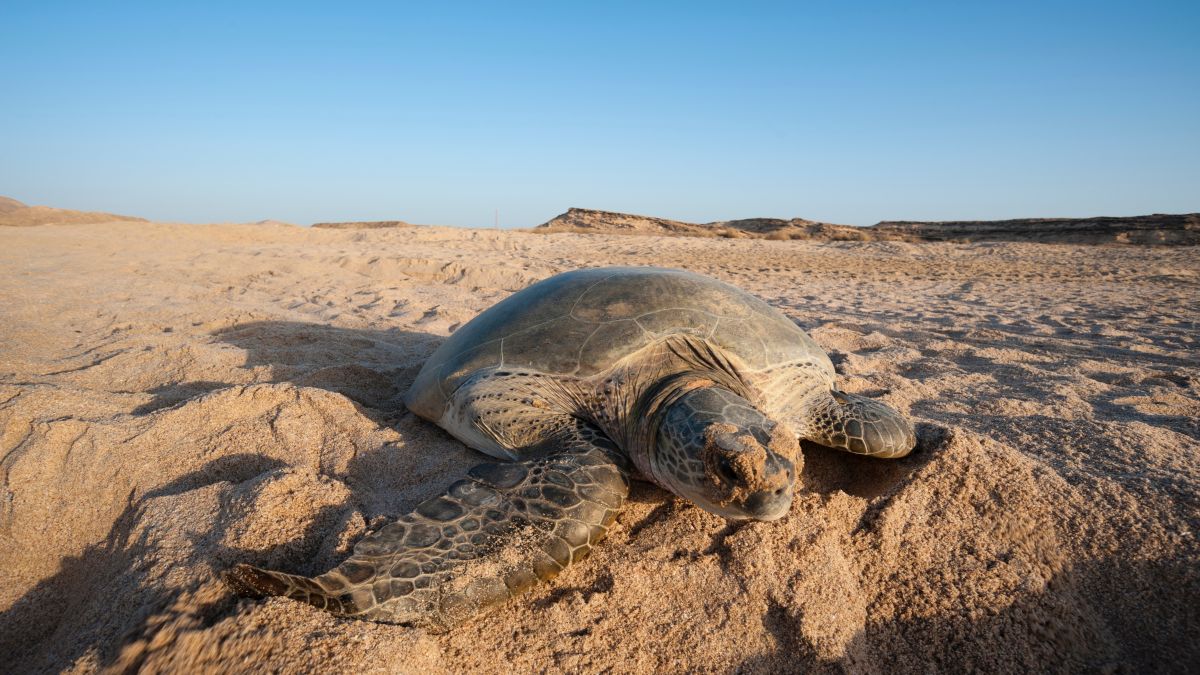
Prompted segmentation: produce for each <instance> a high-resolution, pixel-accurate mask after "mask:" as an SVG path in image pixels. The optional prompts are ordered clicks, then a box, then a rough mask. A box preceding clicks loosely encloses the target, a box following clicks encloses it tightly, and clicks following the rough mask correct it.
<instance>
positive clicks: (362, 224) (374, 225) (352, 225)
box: [312, 220, 415, 230]
mask: <svg viewBox="0 0 1200 675" xmlns="http://www.w3.org/2000/svg"><path fill="white" fill-rule="evenodd" d="M312 226H313V227H319V228H322V229H326V228H327V229H331V230H377V229H381V228H385V227H415V226H414V225H412V224H411V223H406V222H404V221H403V220H366V221H355V222H346V223H313V225H312Z"/></svg>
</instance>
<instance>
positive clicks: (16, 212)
mask: <svg viewBox="0 0 1200 675" xmlns="http://www.w3.org/2000/svg"><path fill="white" fill-rule="evenodd" d="M115 221H134V222H142V223H144V222H146V219H145V218H136V217H134V216H119V215H116V214H114V213H100V212H98V211H72V210H71V209H56V208H53V207H50V206H27V205H25V204H22V203H21V202H19V201H17V200H15V199H12V198H9V197H0V227H33V226H35V225H80V224H86V223H111V222H115Z"/></svg>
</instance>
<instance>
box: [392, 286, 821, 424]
mask: <svg viewBox="0 0 1200 675" xmlns="http://www.w3.org/2000/svg"><path fill="white" fill-rule="evenodd" d="M678 334H686V335H692V336H695V337H698V338H702V339H706V340H709V341H711V342H712V343H714V344H715V345H716V346H718V347H720V348H722V349H724V350H726V351H728V352H729V353H731V354H734V355H736V356H737V357H739V358H740V359H741V360H742V362H743V363H744V364H745V365H746V367H747V368H749V369H750V370H751V371H755V370H764V369H767V368H769V367H771V366H776V365H780V364H783V363H787V362H790V361H800V360H804V361H811V362H816V363H819V364H821V365H822V367H823V369H825V370H827V371H828V373H829V375H832V374H833V366H832V364H831V363H829V359H828V357H827V356H826V355H825V353H824V352H823V351H822V350H821V348H820V347H818V346H817V345H816V343H815V342H813V340H812V339H811V338H810V337H809V336H808V335H807V334H805V333H804V331H802V330H800V329H799V328H798V327H796V325H795V324H794V323H792V321H791V320H789V319H788V318H787V317H785V316H783V314H781V313H780V312H779V311H778V310H776V309H774V308H773V307H771V306H770V305H768V304H766V303H765V302H763V301H762V300H760V299H758V298H756V297H754V296H752V295H750V294H748V293H746V292H744V291H742V290H740V289H738V288H735V287H733V286H730V285H728V284H725V283H722V282H720V281H717V280H715V279H711V278H708V277H704V276H700V275H697V274H693V273H691V272H685V271H679V270H666V269H656V268H620V267H617V268H596V269H585V270H577V271H574V272H567V273H564V274H560V275H557V276H555V277H552V278H550V279H547V280H545V281H542V282H539V283H537V284H534V285H533V286H530V287H529V288H526V289H525V290H522V291H520V292H518V293H516V294H514V295H512V296H510V297H509V298H507V299H505V300H504V301H502V302H500V303H498V304H496V305H495V306H493V307H492V308H490V309H488V310H487V311H485V312H483V313H482V314H480V315H479V316H478V317H476V318H475V319H474V320H472V321H471V322H470V323H468V324H467V325H466V326H464V327H463V328H461V329H459V331H458V332H456V333H454V334H453V335H452V336H450V338H448V339H447V340H446V342H445V343H443V344H442V346H441V347H440V348H439V349H438V350H437V351H436V352H434V354H433V355H432V356H431V357H430V358H429V361H428V362H427V363H426V365H425V367H424V368H422V370H421V372H420V374H418V376H417V379H416V381H415V382H414V384H413V387H412V389H411V390H410V392H409V395H408V397H406V400H405V402H406V403H407V404H408V407H409V409H411V410H413V411H414V412H416V413H417V414H419V415H421V416H422V417H425V418H426V419H430V420H434V421H436V420H438V419H439V418H440V417H441V415H442V413H443V412H444V411H445V407H446V404H447V401H448V399H449V397H450V395H451V394H452V393H453V392H454V391H455V389H457V388H458V387H459V386H460V385H461V384H462V383H463V381H464V380H466V379H467V378H468V377H470V376H471V375H472V374H473V373H475V372H477V371H478V370H480V369H482V368H488V367H499V368H507V367H511V368H520V369H528V370H534V371H540V372H542V373H547V374H550V375H563V376H572V377H577V378H580V377H588V376H591V375H594V374H596V373H599V372H601V371H603V370H605V369H606V368H608V367H610V366H612V365H613V364H614V363H616V362H617V361H619V360H620V359H622V358H624V357H626V356H628V355H629V354H632V353H633V352H635V351H637V350H639V349H641V348H643V347H645V346H647V345H649V344H651V343H653V342H655V341H657V340H661V339H663V338H665V337H668V336H670V335H678Z"/></svg>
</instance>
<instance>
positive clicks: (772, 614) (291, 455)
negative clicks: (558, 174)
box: [0, 223, 1200, 673]
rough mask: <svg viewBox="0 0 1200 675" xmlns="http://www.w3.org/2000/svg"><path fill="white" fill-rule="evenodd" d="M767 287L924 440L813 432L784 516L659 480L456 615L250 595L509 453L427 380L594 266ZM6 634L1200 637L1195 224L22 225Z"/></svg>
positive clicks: (358, 648) (107, 656)
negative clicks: (683, 228)
mask: <svg viewBox="0 0 1200 675" xmlns="http://www.w3.org/2000/svg"><path fill="white" fill-rule="evenodd" d="M608 264H655V265H662V266H671V267H682V268H688V269H692V270H695V271H697V272H702V273H705V274H711V275H713V276H716V277H719V278H721V279H724V280H726V281H729V282H732V283H734V284H737V285H740V286H742V287H744V288H746V289H747V290H749V291H751V292H754V293H757V294H759V295H760V296H761V297H763V298H765V299H766V300H767V301H769V302H770V303H772V304H773V305H775V306H777V307H779V308H780V309H781V310H782V311H784V312H785V313H787V314H788V315H789V316H791V317H792V318H794V319H795V320H796V321H797V322H798V323H799V324H800V325H801V326H803V327H805V328H806V329H808V330H809V331H810V332H811V334H812V335H813V337H814V338H815V339H816V340H817V341H818V342H819V343H820V344H822V345H823V346H824V347H825V348H826V349H827V350H828V351H829V352H830V354H831V356H832V357H833V360H834V362H835V364H836V365H837V367H838V369H839V371H840V372H841V374H842V377H843V383H844V387H845V388H846V389H847V390H849V391H854V392H865V393H868V394H871V395H875V396H880V397H881V398H883V399H884V400H886V401H888V402H889V403H891V404H892V405H894V406H897V407H898V408H900V409H901V410H903V411H905V412H907V413H909V414H911V415H912V416H913V418H914V419H916V420H917V421H918V423H919V432H920V447H921V450H920V452H918V453H917V454H915V455H913V456H911V457H909V458H906V459H903V460H899V461H893V462H886V461H878V460H876V461H872V460H869V459H862V458H857V457H853V456H850V455H846V454H841V453H834V452H830V451H826V450H823V449H820V448H814V447H806V448H805V458H806V459H805V470H804V474H803V476H802V480H803V482H804V485H805V488H806V489H805V490H804V491H803V492H801V493H800V494H799V496H798V497H797V499H796V503H795V506H794V508H793V511H792V513H791V515H790V516H788V517H787V518H785V519H784V520H782V521H779V522H775V523H754V524H746V525H730V524H729V523H726V522H725V521H723V520H721V519H719V518H717V517H714V516H711V515H708V514H706V513H705V512H703V511H701V510H699V509H697V508H695V507H693V506H690V505H688V504H686V503H683V502H681V501H679V500H676V499H673V498H672V497H671V496H670V495H668V494H666V493H664V492H662V491H660V490H658V489H655V488H652V487H649V486H639V487H637V489H635V491H634V494H633V499H632V502H631V503H630V504H629V505H628V508H627V509H626V510H625V512H624V514H623V515H622V517H621V519H620V521H619V524H618V525H617V526H616V527H615V528H614V533H613V535H612V536H611V538H610V540H609V541H608V542H607V543H606V544H605V545H603V546H601V547H600V550H599V551H598V553H596V554H595V555H594V556H593V557H592V559H591V560H589V561H587V562H586V563H584V564H582V565H579V566H577V567H576V568H574V569H572V570H569V571H568V572H566V573H564V574H563V575H562V576H560V577H559V578H558V579H556V580H555V581H554V582H552V583H550V584H545V585H542V586H540V587H538V588H537V589H536V590H534V591H532V592H531V593H529V594H528V595H527V596H525V597H523V598H520V599H518V600H516V601H513V602H510V603H509V604H508V605H506V606H504V607H503V608H501V609H500V610H498V611H496V612H494V613H492V614H490V615H488V616H486V617H483V618H481V619H479V620H477V621H475V622H473V623H470V624H468V625H467V626H465V627H463V628H460V629H458V630H456V631H454V632H452V633H450V634H448V635H443V636H432V635H427V634H425V633H423V632H421V631H417V630H411V629H406V628H403V627H397V626H387V625H380V624H371V623H366V622H360V621H354V620H342V619H336V618H333V617H331V616H329V615H327V614H325V613H323V612H321V611H318V610H316V609H312V608H310V607H307V606H302V605H300V604H298V603H293V602H290V601H287V600H282V599H272V600H268V601H248V600H237V599H235V598H234V597H233V596H232V595H231V594H230V593H229V592H228V591H227V590H226V588H225V587H224V586H223V585H222V584H221V583H220V582H219V581H217V579H216V574H217V573H218V572H219V571H220V570H222V569H224V568H226V567H228V566H230V565H231V564H233V563H234V562H250V563H254V564H258V565H265V566H270V567H278V568H282V569H285V570H289V571H295V572H301V573H314V572H318V571H323V570H324V569H326V568H328V567H330V566H332V565H333V564H335V563H336V562H337V561H339V560H340V559H341V558H343V557H344V556H346V555H347V553H348V551H349V548H350V547H351V546H352V545H353V543H354V542H355V541H356V540H357V538H358V537H360V536H361V535H362V533H363V532H364V530H365V528H367V527H369V526H370V525H371V524H375V523H377V522H379V521H381V520H382V519H384V518H386V517H387V516H389V515H394V514H397V513H401V512H403V511H404V510H406V509H408V508H410V507H412V506H413V505H414V504H416V503H417V502H418V501H419V500H421V499H423V498H426V497H429V496H431V495H433V494H434V493H437V492H439V491H440V490H441V489H442V488H443V487H444V486H445V485H447V484H448V483H450V482H451V481H453V480H454V479H456V478H458V477H460V476H462V475H463V474H464V473H465V471H466V470H467V468H469V467H470V466H471V465H472V464H474V463H475V462H477V461H479V460H480V456H479V455H477V454H475V453H474V452H472V451H469V450H467V449H465V448H464V447H462V446H461V445H460V444H459V443H457V442H456V441H454V440H453V439H451V438H450V437H449V436H448V435H446V434H445V433H443V432H441V431H440V430H438V429H436V428H434V427H433V426H432V425H430V424H428V423H425V422H422V421H420V420H418V419H416V418H415V417H414V416H413V415H411V414H409V413H407V412H405V411H404V410H403V406H402V405H401V404H400V402H399V397H400V394H401V393H402V392H403V391H404V390H405V388H406V387H407V386H408V384H409V382H411V380H412V378H413V376H414V375H415V373H416V370H417V368H418V367H419V366H420V364H421V362H422V359H423V358H424V357H426V356H427V355H428V354H429V353H430V352H431V351H432V350H433V349H434V348H435V347H436V346H437V345H438V344H439V342H440V341H441V340H442V339H443V338H444V336H446V335H447V334H448V333H449V332H450V331H452V330H454V329H455V328H456V327H457V326H459V325H461V324H462V323H463V322H465V321H467V320H469V319H470V318H471V317H472V316H474V315H475V314H476V313H477V312H479V311H480V310H482V309H484V308H486V307H488V306H489V305H491V304H492V303H494V302H496V301H497V300H499V299H501V298H503V297H505V296H506V295H508V294H509V293H511V292H512V291H515V290H517V289H519V288H521V287H523V286H524V285H526V284H528V283H530V282H533V281H536V280H538V279H541V278H544V277H546V276H549V275H551V274H554V273H556V272H560V271H563V270H567V269H572V268H576V267H580V266H592V265H608ZM0 270H2V271H3V273H2V274H0V432H2V434H3V435H2V436H0V457H2V458H3V460H2V465H0V477H2V478H3V490H2V492H0V509H2V510H0V570H3V572H2V574H3V577H2V581H3V583H0V610H3V615H2V617H0V663H3V664H4V665H3V669H5V670H11V671H14V672H23V671H54V670H62V669H66V670H72V671H94V670H98V669H117V670H127V669H133V668H138V667H141V668H144V669H146V670H149V671H161V670H169V669H184V668H188V669H200V668H208V669H219V670H224V671H230V670H244V669H262V670H274V671H281V672H301V671H311V670H314V669H321V670H338V671H348V672H404V671H408V672H436V671H438V670H444V671H451V672H461V671H476V672H489V671H490V672H498V671H508V670H515V671H518V672H530V671H544V670H568V671H582V672H597V671H615V672H627V671H631V672H662V671H666V672H678V671H698V672H735V671H736V672H790V671H799V670H811V669H816V670H833V671H837V670H844V671H850V672H867V673H874V672H878V673H887V672H895V671H897V670H905V671H908V670H921V671H926V670H934V671H936V670H946V671H963V670H971V669H979V670H984V671H1008V672H1025V671H1029V670H1035V671H1041V670H1070V671H1078V670H1095V671H1100V672H1151V671H1160V672H1161V671H1176V672H1183V671H1186V670H1189V669H1194V668H1195V666H1196V664H1197V663H1200V628H1198V626H1200V614H1198V612H1200V609H1198V608H1200V571H1198V570H1197V561H1198V555H1197V553H1198V546H1197V541H1196V526H1197V516H1198V513H1200V500H1198V498H1197V497H1198V495H1197V492H1198V490H1197V486H1198V478H1200V454H1198V451H1200V440H1198V438H1200V423H1198V422H1197V418H1198V416H1200V359H1198V356H1197V353H1198V352H1197V347H1198V345H1197V339H1198V336H1197V325H1196V322H1197V314H1198V313H1197V309H1196V308H1197V304H1198V302H1200V251H1198V250H1197V249H1196V248H1194V247H1183V248H1172V249H1167V248H1139V247H1096V246H1092V247H1083V246H1069V245H1061V246H1060V245H1045V244H1020V243H992V244H949V243H925V244H911V243H900V242H861V243H860V242H833V243H830V242H826V243H819V242H801V241H765V240H747V239H742V240H713V239H688V238H667V237H627V236H626V237H622V236H603V235H575V234H558V235H547V236H534V235H530V234H526V233H515V232H496V231H470V230H453V229H446V228H408V229H403V230H394V229H379V230H357V231H355V230H312V229H303V228H263V227H255V226H251V225H245V226H238V225H225V226H169V225H158V224H147V223H114V224H106V225H90V226H79V225H64V226H57V227H45V226H40V227H28V228H0Z"/></svg>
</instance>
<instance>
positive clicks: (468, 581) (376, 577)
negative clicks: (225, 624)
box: [225, 420, 629, 630]
mask: <svg viewBox="0 0 1200 675" xmlns="http://www.w3.org/2000/svg"><path fill="white" fill-rule="evenodd" d="M534 450H538V451H541V452H540V453H539V452H534V453H533V454H540V456H539V457H538V458H537V459H531V460H527V461H523V462H504V463H490V464H481V465H479V466H476V467H475V468H474V469H472V470H471V471H470V472H469V474H468V478H465V479H463V480H460V481H458V482H456V483H454V484H453V485H451V486H450V488H449V489H448V490H447V491H446V493H445V494H443V495H442V496H439V497H434V498H433V499H430V500H427V501H425V502H422V503H421V504H419V505H418V506H417V507H416V509H414V510H413V512H412V513H409V514H406V515H404V516H401V517H400V518H399V519H397V520H396V521H394V522H392V523H389V524H388V525H386V526H385V527H383V528H381V529H380V530H378V531H377V532H374V533H372V534H370V535H367V536H366V537H364V538H363V539H362V540H361V541H360V542H359V543H358V544H357V545H356V546H355V547H354V554H353V555H352V556H351V557H350V558H349V559H348V560H346V561H345V562H343V563H342V564H341V565H338V567H337V568H335V569H333V570H331V571H330V572H327V573H325V574H322V575H320V576H317V577H313V578H311V579H310V578H306V577H301V576H296V575H292V574H285V573H282V572H273V571H268V570H261V569H258V568H255V567H251V566H249V565H238V566H236V567H234V568H232V569H231V570H229V571H228V572H226V574H225V580H226V582H227V583H228V584H229V585H230V586H231V587H232V588H233V589H234V590H235V591H236V592H237V593H239V594H241V595H250V596H262V595H280V596H285V597H288V598H292V599H295V600H300V601H303V602H308V603H310V604H312V605H315V606H316V607H319V608H322V609H326V610H329V611H332V612H334V613H336V614H341V615H346V616H356V617H361V618H365V619H371V620H375V621H383V622H387V623H402V624H410V625H416V626H422V627H426V628H431V629H435V630H447V629H449V628H451V627H453V626H454V625H457V624H458V623H461V622H462V621H464V620H465V619H467V618H469V617H471V616H473V615H475V614H477V613H478V612H480V611H481V610H483V609H485V608H487V607H489V606H492V605H495V604H498V603H500V602H503V601H505V600H507V599H508V598H510V597H512V596H514V595H516V594H518V593H520V592H522V591H524V590H525V589H527V588H529V587H530V586H532V585H533V583H534V582H536V581H537V580H538V579H549V578H552V577H554V576H555V575H557V574H558V573H559V572H560V571H562V570H563V569H564V568H565V567H566V566H567V565H570V564H571V563H573V562H576V561H578V560H580V559H581V558H583V557H584V556H586V555H587V554H588V553H589V552H590V551H591V548H592V546H594V545H595V544H596V543H597V542H598V541H599V540H600V539H602V538H603V537H604V535H605V534H607V531H608V530H607V528H608V526H609V525H610V524H611V523H612V521H613V519H614V518H615V517H616V513H617V509H618V508H619V507H620V506H621V504H622V503H624V501H625V497H626V496H627V495H628V492H629V471H628V468H627V464H626V460H625V459H624V458H623V457H622V456H621V455H620V453H619V452H617V450H616V447H615V446H614V445H613V444H612V443H611V442H610V441H609V440H608V439H607V438H605V437H604V436H603V435H602V434H601V433H600V432H599V431H598V430H596V429H595V428H594V427H591V426H590V425H588V424H586V423H584V422H582V421H579V420H571V421H570V422H568V423H567V424H566V426H565V428H564V429H563V430H562V431H560V432H559V433H557V434H555V435H554V436H553V437H552V438H550V439H549V440H547V441H543V442H542V443H540V444H539V447H538V448H536V449H534Z"/></svg>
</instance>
